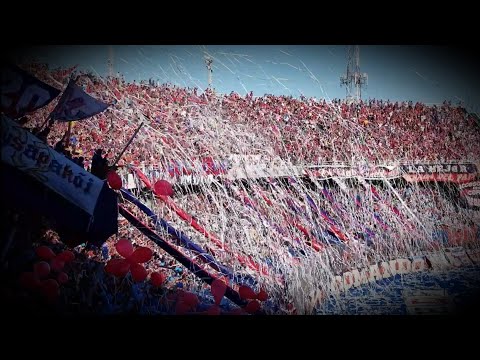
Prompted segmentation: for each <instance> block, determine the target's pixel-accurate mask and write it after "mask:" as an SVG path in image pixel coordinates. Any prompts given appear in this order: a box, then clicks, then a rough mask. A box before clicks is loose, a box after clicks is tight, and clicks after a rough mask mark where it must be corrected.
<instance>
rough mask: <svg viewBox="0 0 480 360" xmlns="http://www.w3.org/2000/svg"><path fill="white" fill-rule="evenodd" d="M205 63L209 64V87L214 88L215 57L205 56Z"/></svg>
mask: <svg viewBox="0 0 480 360" xmlns="http://www.w3.org/2000/svg"><path fill="white" fill-rule="evenodd" d="M205 64H206V65H207V71H208V87H209V88H212V73H213V70H212V64H213V59H212V58H211V57H210V56H205Z"/></svg>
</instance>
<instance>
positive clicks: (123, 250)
mask: <svg viewBox="0 0 480 360" xmlns="http://www.w3.org/2000/svg"><path fill="white" fill-rule="evenodd" d="M115 249H116V250H117V252H118V253H119V254H120V255H122V256H123V257H124V258H128V257H130V256H131V255H132V254H133V245H132V242H131V241H130V240H128V239H120V240H118V241H117V243H116V244H115Z"/></svg>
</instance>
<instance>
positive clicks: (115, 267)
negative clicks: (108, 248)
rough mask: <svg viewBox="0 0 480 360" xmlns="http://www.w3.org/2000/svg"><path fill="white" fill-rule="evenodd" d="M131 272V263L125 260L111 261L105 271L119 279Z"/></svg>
mask: <svg viewBox="0 0 480 360" xmlns="http://www.w3.org/2000/svg"><path fill="white" fill-rule="evenodd" d="M129 270H130V263H129V262H128V261H127V260H125V259H110V260H109V261H108V262H107V265H105V271H106V272H107V273H109V274H112V275H114V276H117V277H123V276H125V275H127V273H128V271H129Z"/></svg>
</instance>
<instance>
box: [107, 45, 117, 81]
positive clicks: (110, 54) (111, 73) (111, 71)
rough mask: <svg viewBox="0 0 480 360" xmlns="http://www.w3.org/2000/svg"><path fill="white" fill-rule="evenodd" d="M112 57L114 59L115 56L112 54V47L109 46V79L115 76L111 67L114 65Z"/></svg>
mask: <svg viewBox="0 0 480 360" xmlns="http://www.w3.org/2000/svg"><path fill="white" fill-rule="evenodd" d="M114 57H115V54H114V52H113V46H111V45H110V46H109V47H108V62H107V64H108V75H109V76H110V77H112V78H113V77H114V76H115V73H114V70H113V65H114V61H113V60H114Z"/></svg>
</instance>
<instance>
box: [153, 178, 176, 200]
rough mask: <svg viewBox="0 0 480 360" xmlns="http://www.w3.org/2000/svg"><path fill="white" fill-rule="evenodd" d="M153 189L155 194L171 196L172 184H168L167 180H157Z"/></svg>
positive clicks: (172, 192) (172, 193)
mask: <svg viewBox="0 0 480 360" xmlns="http://www.w3.org/2000/svg"><path fill="white" fill-rule="evenodd" d="M153 189H154V191H155V194H157V195H163V196H173V195H174V191H173V187H172V184H170V183H169V182H168V181H167V180H158V181H157V182H156V183H155V185H153Z"/></svg>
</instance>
